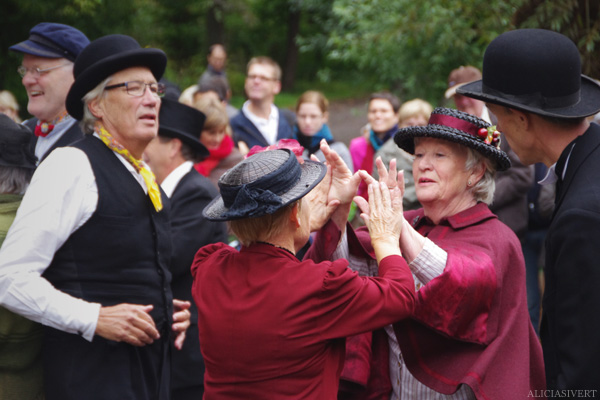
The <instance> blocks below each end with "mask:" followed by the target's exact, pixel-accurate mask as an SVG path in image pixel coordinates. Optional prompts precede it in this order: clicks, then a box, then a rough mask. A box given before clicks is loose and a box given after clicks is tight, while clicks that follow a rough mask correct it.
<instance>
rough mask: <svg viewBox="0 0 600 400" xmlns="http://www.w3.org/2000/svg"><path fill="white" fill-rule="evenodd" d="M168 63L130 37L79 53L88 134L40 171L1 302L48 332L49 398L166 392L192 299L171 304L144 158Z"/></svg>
mask: <svg viewBox="0 0 600 400" xmlns="http://www.w3.org/2000/svg"><path fill="white" fill-rule="evenodd" d="M166 62H167V59H166V56H165V54H164V53H163V52H162V51H161V50H158V49H148V48H141V47H140V45H139V44H138V43H137V42H136V41H135V40H134V39H133V38H131V37H129V36H124V35H109V36H105V37H102V38H99V39H97V40H95V41H94V42H92V43H90V45H89V46H88V47H86V48H85V49H84V50H83V51H82V52H81V53H80V54H79V56H78V58H77V60H76V61H75V65H74V69H73V71H74V75H75V82H74V83H73V86H72V87H71V89H70V91H69V94H68V96H67V109H68V111H69V114H70V115H72V116H73V117H75V118H77V119H80V120H81V119H83V125H84V131H85V133H86V134H87V135H86V136H85V137H84V139H82V140H81V141H79V142H76V143H74V144H73V145H72V147H66V148H61V149H57V150H55V151H54V152H52V154H50V156H49V157H47V158H46V159H45V161H44V162H43V163H41V164H40V166H39V168H38V169H37V170H36V173H35V175H34V177H33V179H32V182H31V185H30V187H29V188H28V190H27V192H26V194H25V197H24V199H23V202H22V203H21V207H20V208H19V212H18V214H17V217H16V219H15V221H14V223H13V226H12V227H11V231H10V232H9V234H8V236H7V238H6V240H5V243H4V246H3V247H2V250H1V255H0V260H1V261H0V293H1V294H0V302H1V303H2V305H3V306H5V307H6V308H8V309H10V310H11V311H13V312H16V313H19V314H21V315H23V316H26V317H27V318H30V319H32V320H34V321H37V322H41V323H42V324H43V325H46V326H45V330H44V347H43V359H44V385H45V396H46V399H48V400H52V399H60V400H64V399H103V400H104V399H168V398H169V396H170V393H169V392H170V387H169V385H170V376H169V374H170V357H169V340H175V345H176V346H178V347H180V346H181V343H182V342H183V340H184V338H185V329H186V328H187V326H188V325H189V311H188V310H187V309H186V308H187V307H189V303H188V302H178V301H177V300H173V297H172V294H171V288H170V283H171V282H170V280H171V274H170V271H169V262H170V254H171V236H170V227H169V215H168V204H164V202H165V201H168V200H166V197H165V196H163V193H162V192H161V191H160V188H159V187H158V185H157V183H156V181H155V179H154V176H153V174H152V172H151V171H150V170H149V169H148V168H147V167H146V165H145V164H144V163H143V162H142V161H141V157H142V152H143V150H144V148H145V147H146V145H147V144H148V142H149V141H150V140H152V139H153V138H154V137H155V136H156V134H157V131H158V111H159V107H160V104H161V100H160V94H161V93H162V91H163V87H162V85H160V84H158V83H157V81H158V79H159V78H160V77H161V76H162V73H163V72H164V69H165V66H166ZM174 304H175V307H174ZM174 308H175V310H176V312H175V314H174V311H173V310H174ZM174 322H175V323H174Z"/></svg>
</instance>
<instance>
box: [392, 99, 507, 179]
mask: <svg viewBox="0 0 600 400" xmlns="http://www.w3.org/2000/svg"><path fill="white" fill-rule="evenodd" d="M416 137H430V138H435V139H443V140H448V141H450V142H454V143H458V144H462V145H463V146H467V147H470V148H471V149H473V150H475V151H477V152H479V153H481V154H482V155H483V156H484V157H486V158H488V159H490V160H491V161H492V162H494V165H495V166H496V169H497V170H498V171H504V170H506V169H508V168H510V159H509V158H508V155H507V154H506V153H505V152H504V151H502V150H500V132H498V131H497V130H496V127H495V126H492V125H490V124H489V123H487V122H486V121H484V120H482V119H481V118H478V117H476V116H474V115H471V114H467V113H465V112H462V111H458V110H454V109H451V108H444V107H438V108H436V109H435V110H433V112H432V113H431V116H430V117H429V123H428V124H427V125H426V126H410V127H407V128H402V129H400V130H399V131H398V132H397V133H396V135H395V136H394V141H395V142H396V144H397V145H398V147H400V148H401V149H403V150H405V151H407V152H408V153H410V154H414V153H415V140H414V139H415V138H416Z"/></svg>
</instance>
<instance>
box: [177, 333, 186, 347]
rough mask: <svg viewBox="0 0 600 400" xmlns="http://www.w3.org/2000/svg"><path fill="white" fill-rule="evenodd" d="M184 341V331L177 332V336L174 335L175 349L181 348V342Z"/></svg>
mask: <svg viewBox="0 0 600 400" xmlns="http://www.w3.org/2000/svg"><path fill="white" fill-rule="evenodd" d="M184 341H185V331H184V332H181V333H179V335H177V337H175V342H174V345H175V348H176V349H177V350H181V349H182V348H183V342H184Z"/></svg>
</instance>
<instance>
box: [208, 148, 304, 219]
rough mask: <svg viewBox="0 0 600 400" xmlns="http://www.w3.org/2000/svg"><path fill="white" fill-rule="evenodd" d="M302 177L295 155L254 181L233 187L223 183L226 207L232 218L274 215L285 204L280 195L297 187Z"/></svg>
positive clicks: (220, 185)
mask: <svg viewBox="0 0 600 400" xmlns="http://www.w3.org/2000/svg"><path fill="white" fill-rule="evenodd" d="M301 176H302V168H300V164H299V163H298V161H297V160H296V157H295V156H294V155H293V154H292V155H290V157H289V158H288V160H287V161H286V162H285V163H283V164H282V165H281V167H279V168H278V169H277V170H275V171H273V172H271V173H269V174H267V175H265V176H263V177H260V178H259V179H257V180H255V181H254V182H250V183H246V184H242V185H236V186H230V185H227V184H224V183H222V182H219V190H220V191H221V197H222V198H223V204H224V205H225V207H227V208H229V210H228V211H227V212H225V213H224V214H223V216H225V217H228V218H235V217H251V216H254V215H263V214H270V213H273V212H274V211H276V210H277V209H279V208H280V207H281V206H282V205H283V200H282V199H281V197H280V195H281V194H283V193H286V192H287V191H288V190H289V189H291V188H292V187H294V185H296V183H297V182H298V181H299V180H300V178H301Z"/></svg>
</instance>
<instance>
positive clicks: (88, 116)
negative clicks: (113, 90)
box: [80, 75, 112, 134]
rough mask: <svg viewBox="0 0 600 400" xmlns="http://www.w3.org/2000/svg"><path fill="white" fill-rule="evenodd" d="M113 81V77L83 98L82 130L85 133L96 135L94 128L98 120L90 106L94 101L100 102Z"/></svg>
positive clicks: (105, 80)
mask: <svg viewBox="0 0 600 400" xmlns="http://www.w3.org/2000/svg"><path fill="white" fill-rule="evenodd" d="M111 80H112V75H111V76H109V77H108V78H106V79H104V80H103V81H102V82H100V83H99V84H98V86H96V87H95V88H93V89H92V90H90V91H89V92H87V93H86V95H85V96H83V99H82V100H83V118H82V119H81V123H80V126H81V130H82V131H83V133H86V134H92V133H94V127H95V126H96V122H97V121H98V118H96V117H95V116H94V114H92V112H91V111H90V109H89V107H88V104H89V103H90V102H91V101H93V100H100V99H101V98H102V97H103V96H104V94H105V91H104V89H105V88H106V86H108V83H109V82H110V81H111Z"/></svg>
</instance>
